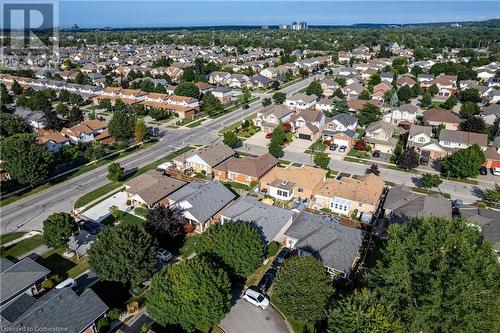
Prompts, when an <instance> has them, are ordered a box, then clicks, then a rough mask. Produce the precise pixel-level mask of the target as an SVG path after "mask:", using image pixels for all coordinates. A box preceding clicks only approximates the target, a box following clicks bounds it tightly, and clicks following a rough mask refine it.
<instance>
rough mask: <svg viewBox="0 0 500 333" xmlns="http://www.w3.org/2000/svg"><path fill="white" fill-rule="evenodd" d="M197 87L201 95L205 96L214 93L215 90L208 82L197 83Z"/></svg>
mask: <svg viewBox="0 0 500 333" xmlns="http://www.w3.org/2000/svg"><path fill="white" fill-rule="evenodd" d="M195 85H196V87H198V90H199V91H200V94H205V93H207V92H210V91H212V90H213V89H214V88H215V87H214V86H212V85H211V84H208V83H206V82H196V83H195Z"/></svg>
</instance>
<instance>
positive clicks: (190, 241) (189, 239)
mask: <svg viewBox="0 0 500 333" xmlns="http://www.w3.org/2000/svg"><path fill="white" fill-rule="evenodd" d="M198 237H200V235H198V234H192V235H188V236H186V239H185V240H184V244H183V245H182V246H181V248H180V249H179V255H180V256H181V258H182V259H187V258H188V257H189V256H190V255H191V254H192V253H193V252H194V246H195V244H196V241H197V239H198Z"/></svg>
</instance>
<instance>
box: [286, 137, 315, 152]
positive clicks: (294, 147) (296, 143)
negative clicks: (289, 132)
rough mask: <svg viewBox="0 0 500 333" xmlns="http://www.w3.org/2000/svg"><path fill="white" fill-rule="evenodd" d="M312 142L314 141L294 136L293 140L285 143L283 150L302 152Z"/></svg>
mask: <svg viewBox="0 0 500 333" xmlns="http://www.w3.org/2000/svg"><path fill="white" fill-rule="evenodd" d="M313 143H314V141H309V140H303V139H299V138H294V139H293V141H292V142H290V143H289V144H288V145H286V146H285V149H283V150H284V151H286V152H292V153H303V152H304V151H306V150H307V148H309V147H311V145H312V144H313Z"/></svg>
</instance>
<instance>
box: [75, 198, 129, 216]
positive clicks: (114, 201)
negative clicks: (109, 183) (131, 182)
mask: <svg viewBox="0 0 500 333" xmlns="http://www.w3.org/2000/svg"><path fill="white" fill-rule="evenodd" d="M111 206H116V207H118V209H119V210H122V211H124V212H129V211H130V208H129V207H128V206H127V193H125V191H121V192H118V193H115V194H113V195H112V196H110V197H109V198H107V199H106V200H104V201H102V202H100V203H98V204H97V205H95V206H94V207H92V208H90V209H88V210H86V211H84V212H82V214H81V215H82V217H85V218H87V219H88V220H92V221H95V222H101V221H102V220H104V219H105V218H106V217H107V216H108V215H109V214H111V212H110V211H109V208H110V207H111Z"/></svg>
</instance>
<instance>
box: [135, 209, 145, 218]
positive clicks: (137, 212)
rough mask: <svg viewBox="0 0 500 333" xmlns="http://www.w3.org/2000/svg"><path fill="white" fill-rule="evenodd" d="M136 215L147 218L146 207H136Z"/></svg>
mask: <svg viewBox="0 0 500 333" xmlns="http://www.w3.org/2000/svg"><path fill="white" fill-rule="evenodd" d="M134 213H135V214H136V215H139V216H140V217H146V214H147V213H148V210H147V209H146V208H144V207H136V208H134Z"/></svg>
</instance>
